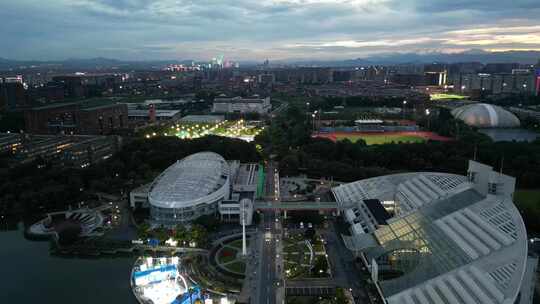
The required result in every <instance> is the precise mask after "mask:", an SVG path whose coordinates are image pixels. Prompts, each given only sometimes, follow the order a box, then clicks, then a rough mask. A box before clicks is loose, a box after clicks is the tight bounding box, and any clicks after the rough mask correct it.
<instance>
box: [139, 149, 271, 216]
mask: <svg viewBox="0 0 540 304" xmlns="http://www.w3.org/2000/svg"><path fill="white" fill-rule="evenodd" d="M262 174H264V171H263V170H262V166H261V165H259V164H258V163H240V161H237V160H229V161H228V160H225V159H224V158H223V157H222V156H221V155H219V154H217V153H214V152H199V153H195V154H192V155H189V156H187V157H185V158H183V159H181V160H179V161H177V162H175V163H174V164H172V165H171V166H170V167H168V168H167V169H165V171H163V173H161V174H160V175H159V176H158V177H157V178H156V179H155V180H154V181H153V182H152V183H150V184H146V185H143V186H141V187H138V188H136V189H133V191H131V192H130V203H131V207H133V208H149V209H150V217H151V219H150V220H151V223H152V224H156V225H162V226H175V225H177V224H187V223H190V222H191V221H193V220H195V219H197V218H199V217H200V216H202V215H215V216H217V215H219V216H220V218H221V220H222V221H227V222H235V221H239V220H240V215H241V214H242V212H245V213H248V214H247V215H248V217H247V218H246V222H247V225H251V220H252V214H251V213H253V206H252V202H253V201H254V200H255V198H256V197H258V196H260V194H261V193H262V184H261V183H260V182H259V180H261V181H262V180H263V179H262V177H261V176H262ZM259 186H260V187H259Z"/></svg>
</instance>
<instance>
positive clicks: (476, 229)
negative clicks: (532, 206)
mask: <svg viewBox="0 0 540 304" xmlns="http://www.w3.org/2000/svg"><path fill="white" fill-rule="evenodd" d="M468 174H469V178H467V177H465V176H460V175H453V174H442V173H428V172H426V173H412V174H396V175H389V176H382V177H377V178H371V179H367V180H363V181H358V182H355V183H351V184H346V185H342V186H340V187H336V188H333V189H332V191H333V192H334V195H335V197H336V199H337V200H338V204H339V205H340V207H341V208H344V209H346V208H355V209H363V207H362V206H361V203H358V202H362V200H364V199H379V200H381V201H382V200H393V201H395V205H396V207H397V214H396V215H395V216H394V217H392V218H390V219H388V220H387V223H386V224H384V225H375V226H376V227H375V229H373V230H371V231H369V232H368V233H364V232H360V233H354V234H353V236H343V239H344V241H345V244H346V245H347V247H348V248H349V249H350V250H353V251H354V252H357V253H359V254H361V256H362V257H363V259H364V263H366V264H371V263H372V260H375V261H377V264H378V267H377V269H378V278H379V283H378V284H379V287H380V290H381V292H382V294H383V296H384V298H385V299H386V301H387V303H389V304H398V303H399V304H402V303H404V304H428V303H446V304H454V303H455V304H457V303H465V304H471V303H481V304H484V303H486V304H487V303H490V304H508V303H514V301H515V299H516V298H517V296H518V293H519V292H520V290H521V288H522V283H523V281H524V276H525V265H526V262H527V234H526V230H525V225H524V223H523V220H522V218H521V215H520V213H519V211H518V210H517V208H516V207H515V205H514V203H513V202H512V194H513V191H514V186H515V179H514V178H512V177H509V176H506V175H503V174H500V173H498V172H494V171H493V170H492V168H491V167H489V166H486V165H482V164H479V163H477V162H473V161H471V162H470V163H469V171H468ZM382 188H386V190H382ZM347 210H349V209H346V210H345V211H347Z"/></svg>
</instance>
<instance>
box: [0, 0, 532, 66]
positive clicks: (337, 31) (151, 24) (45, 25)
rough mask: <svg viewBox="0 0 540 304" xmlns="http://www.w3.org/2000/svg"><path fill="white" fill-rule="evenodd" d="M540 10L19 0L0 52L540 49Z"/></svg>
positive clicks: (465, 3)
mask: <svg viewBox="0 0 540 304" xmlns="http://www.w3.org/2000/svg"><path fill="white" fill-rule="evenodd" d="M539 13H540V1H538V0H513V1H494V0H258V1H254V0H235V1H229V0H49V1H47V5H43V2H41V1H38V0H18V1H6V3H3V4H2V9H1V10H0V19H1V20H2V21H3V26H2V27H0V37H2V41H3V43H4V44H5V45H6V46H8V47H7V48H2V49H0V57H11V58H20V59H27V58H37V59H60V58H67V57H95V56H105V57H115V58H126V59H130V58H133V59H148V58H195V59H205V58H208V57H213V56H215V55H216V54H218V53H219V54H224V55H226V56H228V57H231V58H238V59H262V58H267V57H269V58H276V59H277V58H290V57H312V56H317V57H324V58H350V57H359V56H363V55H366V54H373V53H381V52H401V51H403V52H414V51H426V50H443V51H444V50H448V51H455V50H460V49H468V48H484V49H510V48H516V49H540V22H538V21H537V17H536V16H538V14H539ZM474 29H483V31H481V32H478V31H477V32H475V31H471V30H474ZM503 29H504V30H503Z"/></svg>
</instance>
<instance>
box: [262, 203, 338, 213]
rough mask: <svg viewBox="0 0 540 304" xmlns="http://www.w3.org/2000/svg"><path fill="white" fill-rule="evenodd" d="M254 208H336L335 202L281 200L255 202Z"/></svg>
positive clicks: (332, 209)
mask: <svg viewBox="0 0 540 304" xmlns="http://www.w3.org/2000/svg"><path fill="white" fill-rule="evenodd" d="M254 208H255V209H256V210H261V211H267V210H276V211H284V210H326V211H334V210H337V209H338V203H337V202H281V201H268V202H262V201H261V202H255V203H254Z"/></svg>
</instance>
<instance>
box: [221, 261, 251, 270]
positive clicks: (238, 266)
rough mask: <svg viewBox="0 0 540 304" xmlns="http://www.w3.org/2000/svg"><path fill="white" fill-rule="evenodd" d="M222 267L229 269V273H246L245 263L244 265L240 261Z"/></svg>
mask: <svg viewBox="0 0 540 304" xmlns="http://www.w3.org/2000/svg"><path fill="white" fill-rule="evenodd" d="M224 267H225V268H227V269H229V270H230V271H232V272H236V273H244V272H246V263H244V262H242V261H236V262H234V263H231V264H227V265H225V266H224Z"/></svg>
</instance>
